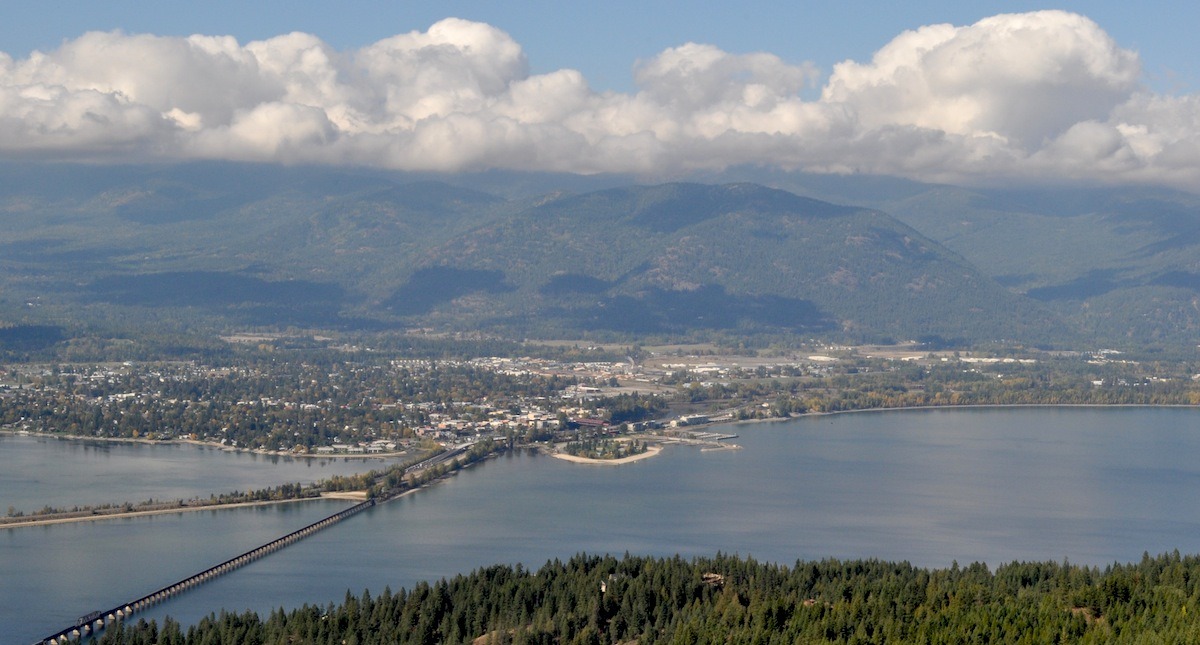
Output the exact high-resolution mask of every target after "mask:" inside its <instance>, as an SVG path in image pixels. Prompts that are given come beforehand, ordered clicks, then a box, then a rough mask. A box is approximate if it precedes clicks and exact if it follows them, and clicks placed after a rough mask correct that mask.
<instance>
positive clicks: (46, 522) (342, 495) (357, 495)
mask: <svg viewBox="0 0 1200 645" xmlns="http://www.w3.org/2000/svg"><path fill="white" fill-rule="evenodd" d="M330 499H332V500H345V501H358V502H361V501H364V500H366V499H367V493H366V491H339V492H334V493H322V494H321V496H320V497H297V498H293V499H270V500H262V501H258V502H234V503H233V504H207V505H204V506H179V507H177V508H159V509H154V510H148V511H122V512H119V513H101V514H99V515H80V516H79V517H57V518H56V517H48V518H45V519H30V520H28V521H24V522H7V523H4V524H0V530H4V529H16V528H24V527H27V526H50V525H52V524H74V523H77V522H100V521H103V520H118V519H124V518H128V517H146V516H149V515H169V514H173V513H194V512H196V511H223V510H226V509H230V508H249V507H252V506H273V505H275V504H293V503H297V502H315V501H318V500H330Z"/></svg>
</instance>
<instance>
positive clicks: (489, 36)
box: [0, 0, 1200, 191]
mask: <svg viewBox="0 0 1200 645" xmlns="http://www.w3.org/2000/svg"><path fill="white" fill-rule="evenodd" d="M451 17H453V18H451ZM1197 24H1200V4H1196V5H1191V4H1183V3H1180V4H1178V5H1176V4H1172V5H1167V4H1166V3H1163V2H1158V3H1150V4H1147V3H1142V4H1139V5H1136V6H1135V5H1134V4H1133V3H1129V2H1062V3H1059V4H1057V5H1053V6H1047V5H1039V4H1033V3H1028V2H1023V1H1020V0H1016V1H1010V2H973V3H963V2H950V1H945V0H929V1H926V2H917V1H914V2H909V3H891V2H865V1H862V0H847V1H845V2H842V3H839V4H837V5H834V4H833V3H797V2H777V1H776V2H763V1H760V0H748V1H744V2H741V3H738V4H736V5H734V4H733V3H705V2H686V3H685V2H678V1H675V0H670V1H662V2H649V3H647V2H638V3H634V2H627V1H617V2H607V3H589V4H587V5H582V4H580V3H574V4H567V3H551V2H505V3H501V2H487V1H483V0H450V1H447V2H442V3H438V4H434V3H418V2H396V1H392V2H385V1H382V0H365V1H361V2H354V3H349V4H348V6H346V5H334V4H332V3H326V2H305V1H290V2H284V1H281V0H264V1H258V2H249V3H242V2H239V3H234V2H231V1H229V0H212V1H209V2H205V3H196V2H177V1H168V0H164V1H158V2H148V1H141V2H132V1H128V0H125V1H121V0H115V1H109V2H104V3H100V2H94V1H86V2H85V1H81V0H70V1H67V2H52V3H21V4H14V5H13V6H11V7H8V8H6V15H5V20H4V21H3V22H2V23H0V52H5V53H6V54H7V55H2V54H0V116H2V117H3V118H0V158H6V159H26V158H36V159H62V160H85V161H99V162H112V161H117V162H121V161H137V162H145V161H155V160H162V161H177V160H186V159H227V160H237V161H255V162H266V163H290V164H294V163H315V164H328V165H341V164H352V165H361V166H372V167H381V168H394V169H405V170H441V171H456V170H479V169H485V168H508V169H514V170H552V171H569V172H581V173H596V172H629V173H639V174H642V175H645V176H648V177H680V176H686V175H687V174H688V173H690V172H694V171H698V170H714V169H721V168H725V167H730V166H737V165H745V164H752V165H762V166H770V167H778V168H783V169H786V170H804V171H810V172H832V173H869V174H882V175H893V176H902V177H909V178H914V179H919V180H924V181H946V182H959V183H981V184H982V183H1001V182H1003V183H1012V182H1066V183H1079V182H1083V183H1102V184H1113V183H1122V184H1153V185H1167V186H1174V187H1177V188H1183V189H1185V190H1193V191H1194V190H1196V186H1200V56H1197V55H1196V54H1197V52H1196V49H1197V47H1196V45H1195V44H1194V43H1195V42H1196V40H1195V38H1194V34H1193V33H1192V32H1193V31H1194V30H1195V25H1197ZM34 50H37V51H38V52H40V53H39V54H38V55H37V56H31V52H32V51H34Z"/></svg>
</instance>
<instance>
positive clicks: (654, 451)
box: [546, 446, 663, 466]
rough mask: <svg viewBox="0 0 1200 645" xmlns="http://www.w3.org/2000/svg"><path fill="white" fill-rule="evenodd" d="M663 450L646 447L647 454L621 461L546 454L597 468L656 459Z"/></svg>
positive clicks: (658, 447)
mask: <svg viewBox="0 0 1200 645" xmlns="http://www.w3.org/2000/svg"><path fill="white" fill-rule="evenodd" d="M662 450H663V448H662V446H646V452H643V453H639V454H636V455H630V456H628V457H621V458H620V459H589V458H588V457H577V456H575V455H568V454H566V453H562V452H557V451H556V452H546V454H547V455H550V456H551V457H554V458H555V459H561V460H563V461H569V462H571V463H573V464H595V465H597V466H620V465H622V464H632V463H633V462H635V461H641V460H643V459H649V458H651V457H655V456H657V455H658V453H660V452H662Z"/></svg>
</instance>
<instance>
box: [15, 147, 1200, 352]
mask: <svg viewBox="0 0 1200 645" xmlns="http://www.w3.org/2000/svg"><path fill="white" fill-rule="evenodd" d="M0 170H3V173H0V232H2V233H3V237H2V238H0V239H2V240H3V241H0V271H2V272H0V326H4V327H6V328H9V329H13V328H15V327H17V326H22V327H24V326H27V327H29V328H30V329H35V330H44V329H45V328H47V327H57V328H59V330H60V332H61V337H63V338H69V337H71V336H75V335H87V334H101V335H105V334H107V335H115V336H128V335H130V334H131V331H130V330H131V329H135V328H141V329H145V328H155V329H166V330H169V331H176V332H177V331H185V332H187V333H193V332H198V333H209V334H212V333H214V332H217V333H219V332H225V331H229V330H237V329H245V328H248V327H250V328H260V329H263V328H265V329H281V328H287V327H301V328H310V329H330V330H337V329H408V328H414V327H419V328H426V329H443V330H464V329H466V330H473V331H479V330H482V331H485V332H493V333H498V334H502V335H509V336H514V337H522V336H534V337H536V336H553V337H575V338H579V337H588V336H594V335H600V336H605V335H607V336H610V337H620V338H625V339H630V338H638V337H645V336H647V335H651V336H656V337H681V336H683V337H686V336H689V335H693V336H694V335H695V334H697V333H700V334H712V333H717V334H726V335H737V336H739V337H741V336H746V335H753V334H758V333H764V334H770V335H773V336H776V337H777V336H778V335H780V334H783V335H792V336H803V337H805V338H810V337H821V338H826V339H829V340H834V341H840V340H847V341H851V342H854V341H863V340H878V341H886V340H897V341H899V340H908V339H917V340H926V341H930V342H933V343H941V344H949V345H969V344H975V343H980V342H992V341H1007V342H1014V343H1019V344H1039V345H1048V346H1058V347H1063V346H1078V345H1079V344H1095V343H1105V342H1108V341H1113V342H1116V341H1121V340H1124V341H1125V342H1129V343H1142V342H1147V341H1149V342H1168V343H1181V344H1186V343H1187V342H1188V339H1189V338H1190V337H1189V336H1188V334H1189V333H1190V331H1189V330H1192V329H1193V327H1195V325H1196V324H1197V321H1200V318H1196V317H1195V316H1192V314H1191V313H1189V311H1188V307H1190V306H1191V305H1190V304H1189V303H1191V300H1189V299H1188V298H1189V297H1190V296H1189V294H1193V293H1194V292H1195V288H1194V287H1195V285H1194V284H1193V282H1198V283H1200V281H1198V280H1193V277H1194V276H1195V275H1200V268H1197V267H1196V266H1193V265H1194V264H1196V263H1195V262H1192V264H1188V262H1189V260H1188V258H1190V257H1193V256H1194V255H1197V253H1196V252H1195V251H1196V249H1193V248H1192V246H1191V245H1190V243H1188V242H1187V240H1186V239H1184V238H1187V235H1188V233H1187V231H1186V230H1184V229H1186V228H1187V226H1190V224H1188V222H1190V221H1191V219H1189V218H1190V215H1189V214H1188V213H1189V212H1190V211H1188V212H1182V214H1180V215H1179V217H1177V218H1176V220H1177V221H1176V224H1175V227H1176V228H1175V229H1172V230H1174V231H1175V233H1173V235H1174V237H1172V238H1169V239H1168V238H1164V237H1163V235H1157V236H1156V235H1151V234H1149V233H1145V232H1144V231H1145V230H1148V229H1147V228H1146V227H1148V226H1151V225H1150V224H1145V223H1144V222H1145V221H1149V220H1146V219H1145V217H1144V218H1143V219H1142V220H1137V221H1133V220H1129V219H1128V218H1127V219H1126V224H1125V226H1126V227H1127V228H1129V231H1131V232H1129V233H1128V234H1127V235H1124V237H1123V238H1122V237H1121V236H1118V235H1116V234H1115V233H1113V234H1110V233H1103V235H1101V234H1099V233H1096V234H1093V233H1091V232H1089V231H1087V230H1085V231H1083V232H1081V233H1079V234H1077V235H1075V237H1076V238H1078V241H1077V242H1076V243H1075V247H1080V248H1082V247H1081V245H1084V242H1083V240H1087V239H1092V238H1096V239H1097V240H1100V241H1099V242H1096V243H1095V244H1092V247H1088V248H1093V247H1095V248H1105V249H1108V251H1107V253H1108V254H1107V255H1103V256H1101V255H1096V254H1093V255H1094V256H1095V258H1096V259H1095V260H1094V261H1089V260H1088V259H1086V256H1087V253H1078V254H1074V255H1072V256H1071V257H1069V258H1068V257H1061V258H1054V257H1049V256H1050V255H1051V251H1052V247H1054V245H1055V244H1057V242H1055V240H1056V239H1058V238H1054V237H1053V236H1052V235H1050V234H1049V232H1048V229H1047V228H1046V227H1045V226H1041V227H1040V228H1039V227H1033V228H1032V229H1030V230H1032V231H1034V232H1035V234H1034V235H1032V236H1031V237H1030V238H1029V239H1028V241H1027V243H1025V244H1022V243H1020V241H1019V230H1020V229H1019V227H1020V226H1021V221H1025V220H1029V219H1030V218H1028V217H1027V218H1025V219H1024V220H1022V219H1021V218H1016V219H1013V220H1004V223H1003V225H1000V224H995V225H994V226H991V229H994V230H996V231H1002V230H1003V231H1008V232H1006V233H1004V234H1003V235H1000V233H999V232H998V233H997V234H996V235H997V236H998V237H996V240H997V242H996V247H997V248H996V250H995V251H994V252H989V253H991V255H989V254H988V253H984V252H982V251H980V247H979V245H978V244H976V245H971V244H961V243H960V242H961V240H962V239H963V236H961V235H957V236H956V234H955V231H958V229H959V228H962V227H961V226H958V225H956V226H952V225H950V224H949V223H948V222H950V221H951V220H950V219H949V217H950V215H949V214H950V213H951V211H953V210H954V209H955V208H960V207H961V208H960V209H961V210H962V212H963V217H967V216H972V215H971V214H972V213H976V212H980V211H979V209H978V208H976V206H977V205H978V204H979V203H980V202H979V199H977V198H960V197H954V198H953V199H951V198H950V197H946V198H945V199H944V200H942V201H940V202H939V201H938V200H937V199H935V197H936V195H938V194H943V193H945V194H949V193H946V191H948V190H951V189H952V188H953V187H950V188H946V187H930V186H926V185H922V184H915V183H913V182H903V181H900V180H891V181H882V180H877V179H872V178H818V179H819V181H818V179H812V176H800V175H789V176H781V177H766V178H765V179H766V180H770V181H771V182H774V183H780V184H786V183H788V182H789V181H790V182H791V184H792V185H795V186H797V188H796V190H797V191H798V192H804V191H808V192H810V193H814V194H818V195H819V196H820V197H827V196H831V195H832V196H840V197H842V198H844V199H838V200H837V201H839V202H841V203H842V204H862V206H844V205H843V206H839V205H834V204H832V203H830V202H828V201H822V200H818V199H812V198H803V197H800V196H797V195H796V194H793V193H789V192H785V191H782V190H778V189H770V188H766V187H764V186H762V185H757V184H753V183H747V182H733V183H721V184H716V185H713V184H697V183H672V184H660V185H633V184H632V183H631V180H630V179H629V178H623V177H577V176H571V175H561V176H560V175H545V174H541V175H538V174H521V173H480V174H476V175H434V174H403V173H386V172H380V171H368V170H356V169H339V170H335V169H321V168H310V167H297V168H282V167H274V166H258V165H252V164H225V163H209V164H184V165H180V166H169V167H117V166H78V165H67V164H46V165H41V166H39V165H34V164H26V165H17V164H8V165H4V166H3V167H2V168H0ZM729 176H732V175H729ZM721 178H727V176H726V177H714V178H713V179H721ZM802 179H803V180H804V181H801V180H802ZM805 182H808V183H805ZM814 182H816V183H814ZM814 186H815V188H814ZM856 186H858V187H861V194H855V192H854V191H855V187H856ZM939 190H940V191H942V193H939V192H938V191H939ZM964 190H965V189H953V190H952V191H951V192H953V194H954V195H959V196H961V195H962V194H965V193H963V191H964ZM954 191H958V192H954ZM1121 194H1124V193H1121ZM1147 199H1148V198H1147ZM1009 201H1010V202H1013V200H1012V199H1009ZM1013 203H1021V202H1019V200H1017V201H1016V202H1013ZM1039 203H1041V202H1039ZM939 204H941V206H939ZM879 207H883V209H882V210H881V209H880V208H879ZM1048 207H1049V206H1047V208H1048ZM892 208H895V209H896V210H897V211H898V212H900V213H902V214H903V216H904V219H905V221H907V222H908V225H906V224H902V223H900V222H899V221H897V220H896V219H894V218H893V217H891V216H890V215H889V214H888V210H889V209H892ZM922 209H926V210H927V211H928V213H927V214H926V215H925V216H924V217H922V213H924V212H925V210H922ZM971 209H975V210H971ZM1185 211H1186V209H1185ZM1072 212H1074V211H1072ZM1157 212H1158V211H1155V213H1157ZM1039 217H1042V218H1043V219H1040V220H1037V221H1039V222H1043V223H1044V221H1043V220H1044V219H1045V217H1049V216H1039ZM1113 217H1116V216H1113ZM1146 217H1150V216H1149V215H1147V216H1146ZM1069 219H1070V218H1069V217H1067V216H1064V217H1062V218H1060V223H1064V222H1068V220H1069ZM1110 219H1111V218H1110ZM1151 219H1153V221H1154V222H1155V224H1154V226H1160V228H1161V225H1162V223H1161V222H1160V221H1159V220H1160V219H1161V218H1158V216H1157V214H1155V215H1154V216H1153V217H1152V218H1151ZM972 221H974V220H972ZM1112 221H1116V220H1115V219H1114V220H1112ZM1137 222H1143V223H1141V224H1139V223H1137ZM1084 224H1086V223H1084ZM1063 225H1064V226H1066V224H1063ZM1072 226H1073V224H1072ZM1081 226H1082V225H1081ZM1006 227H1007V228H1006ZM1114 227H1117V225H1116V224H1114V225H1113V226H1110V227H1109V229H1105V230H1106V231H1110V232H1111V231H1115V230H1117V228H1114ZM1180 227H1182V228H1180ZM967 228H971V226H967ZM1068 228H1069V227H1068ZM1118 228H1119V227H1118ZM991 229H989V230H991ZM1120 230H1125V229H1120ZM1137 231H1143V232H1142V233H1139V232H1137ZM1096 235H1100V237H1099V238H1097V237H1096ZM968 237H969V236H968ZM1101 238H1103V239H1101ZM976 239H981V240H983V239H989V238H988V237H987V235H978V236H976ZM1188 239H1190V238H1188ZM1047 240H1049V241H1047ZM1120 240H1123V241H1124V242H1129V243H1130V244H1131V245H1132V244H1133V243H1134V242H1136V245H1137V246H1136V248H1140V249H1142V250H1141V251H1140V252H1141V253H1143V254H1149V255H1148V256H1147V257H1153V258H1157V259H1158V260H1162V261H1161V263H1160V264H1161V266H1160V267H1159V268H1158V269H1155V270H1153V271H1142V272H1141V273H1139V274H1137V275H1138V276H1140V277H1137V278H1136V279H1137V280H1140V281H1141V282H1140V283H1139V284H1140V286H1139V285H1134V286H1136V287H1137V289H1135V290H1132V291H1131V290H1129V289H1126V288H1125V285H1126V283H1127V282H1128V281H1129V280H1132V279H1134V278H1132V277H1131V276H1133V275H1134V274H1133V273H1132V272H1131V271H1132V270H1122V272H1118V273H1114V272H1113V271H1116V270H1115V269H1113V262H1115V260H1112V259H1111V258H1113V257H1117V256H1120V257H1134V256H1136V255H1137V253H1138V251H1137V250H1136V249H1135V248H1132V247H1131V248H1129V249H1125V248H1124V247H1121V248H1116V246H1114V245H1116V244H1117V242H1118V241H1120ZM1171 240H1174V242H1172V241H1171ZM939 241H945V242H946V243H948V244H952V245H954V246H953V248H954V249H955V250H953V251H952V250H948V249H947V248H945V247H944V246H942V244H941V243H940V242H939ZM1001 241H1003V244H1001ZM1047 245H1049V246H1047ZM1097 245H1099V246H1097ZM1156 245H1157V246H1156ZM1085 246H1086V245H1085ZM1059 247H1060V248H1073V247H1071V246H1070V245H1064V244H1059ZM1160 247H1161V248H1160ZM1197 248H1200V247H1197ZM1031 249H1035V250H1031ZM1156 249H1157V250H1156ZM1030 253H1036V254H1037V255H1038V257H1036V258H1030V257H1028V256H1029V254H1030ZM989 258H990V259H989ZM1106 258H1107V259H1106ZM1164 258H1167V259H1169V260H1170V261H1169V262H1168V261H1167V259H1164ZM1158 260H1155V261H1156V262H1157V261H1158ZM978 262H983V264H984V265H985V269H984V270H982V271H981V270H980V269H978V268H977V266H976V263H978ZM1089 262H1092V264H1089ZM1092 265H1094V266H1095V267H1096V268H1095V269H1094V270H1093V269H1089V268H1088V267H1089V266H1092ZM1016 266H1025V267H1028V268H1029V269H1030V270H1029V272H1028V273H1029V275H1028V276H1024V277H1021V276H1014V274H1013V267H1016ZM1050 267H1053V268H1050ZM1055 271H1057V273H1055ZM1080 272H1083V273H1082V274H1081V273H1080ZM1062 280H1065V281H1066V282H1065V283H1064V282H1056V281H1062ZM1081 280H1082V281H1087V280H1091V281H1092V282H1094V283H1096V284H1099V285H1102V286H1103V285H1107V284H1109V282H1111V283H1113V284H1116V285H1117V287H1118V288H1107V287H1106V288H1105V289H1103V290H1101V292H1098V293H1096V294H1092V295H1090V296H1088V297H1087V298H1086V299H1083V300H1072V299H1070V298H1068V297H1060V296H1059V295H1058V294H1060V293H1065V292H1064V291H1062V289H1063V288H1066V289H1068V290H1069V288H1070V286H1071V285H1082V284H1083V283H1082V282H1080V281H1081ZM1106 281H1107V282H1106ZM1089 284H1091V283H1089ZM1063 285H1066V286H1065V287H1064V286H1063ZM1083 287H1084V288H1085V290H1086V287H1087V285H1083ZM1147 294H1148V295H1147ZM1156 294H1157V295H1156ZM1143 295H1146V297H1143ZM1100 305H1103V308H1102V307H1101V306H1100ZM1064 320H1065V321H1067V322H1066V323H1064ZM13 334H15V335H17V336H20V334H19V333H18V332H13ZM56 337H57V336H55V334H52V333H51V334H46V333H42V332H41V331H39V334H38V338H39V339H43V340H42V341H39V342H46V341H45V339H53V338H56Z"/></svg>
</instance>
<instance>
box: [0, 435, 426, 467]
mask: <svg viewBox="0 0 1200 645" xmlns="http://www.w3.org/2000/svg"><path fill="white" fill-rule="evenodd" d="M0 435H12V436H14V437H44V438H46V439H64V440H70V441H103V442H108V443H134V444H143V445H149V446H170V445H189V446H196V447H197V448H212V449H214V450H219V451H221V452H241V453H246V454H250V455H258V456H261V457H292V458H294V459H346V460H351V459H360V460H363V461H366V460H368V459H381V460H382V459H392V458H394V457H402V456H404V455H407V454H409V453H408V451H405V450H402V451H398V452H374V453H370V454H366V453H364V454H354V455H352V454H348V453H333V454H315V453H311V452H291V451H288V450H260V449H256V448H237V447H234V446H226V445H223V444H219V443H215V442H212V441H200V440H199V439H180V438H175V439H142V438H140V437H92V436H88V435H81V434H60V433H57V432H42V431H40V430H13V429H12V428H0Z"/></svg>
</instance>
